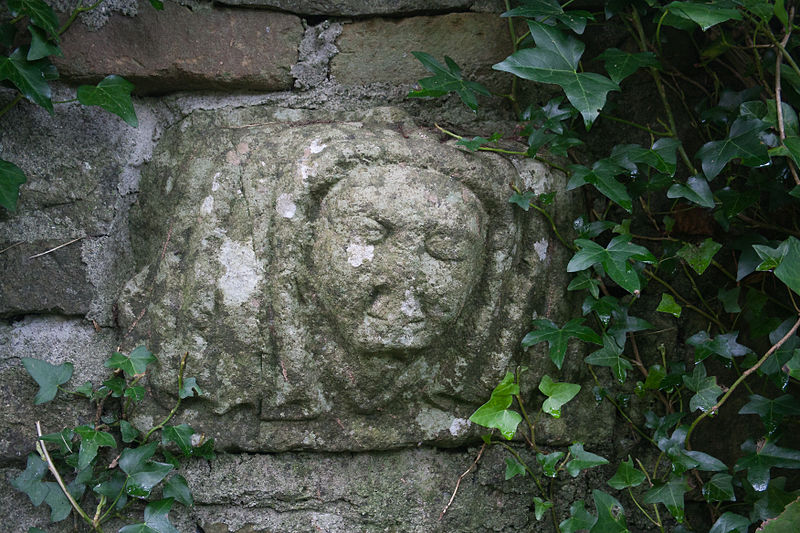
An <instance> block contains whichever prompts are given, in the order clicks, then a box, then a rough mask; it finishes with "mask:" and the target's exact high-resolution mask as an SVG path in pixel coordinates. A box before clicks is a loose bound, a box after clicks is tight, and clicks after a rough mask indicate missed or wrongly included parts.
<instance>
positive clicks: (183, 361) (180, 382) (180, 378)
mask: <svg viewBox="0 0 800 533" xmlns="http://www.w3.org/2000/svg"><path fill="white" fill-rule="evenodd" d="M187 357H189V352H186V353H185V354H183V357H181V364H180V368H179V370H178V401H177V402H175V407H173V408H172V411H170V412H169V414H168V415H167V416H166V418H164V420H162V421H161V423H160V424H158V425H157V426H154V427H152V428H150V431H148V432H147V435H145V436H144V439H143V440H142V444H147V440H148V439H149V438H150V435H152V434H153V432H155V431H158V430H159V429H161V428H163V427H164V425H165V424H166V423H167V422H169V421H170V419H171V418H172V417H173V416H174V415H175V413H177V412H178V407H180V405H181V389H183V371H184V369H185V368H186V358H187Z"/></svg>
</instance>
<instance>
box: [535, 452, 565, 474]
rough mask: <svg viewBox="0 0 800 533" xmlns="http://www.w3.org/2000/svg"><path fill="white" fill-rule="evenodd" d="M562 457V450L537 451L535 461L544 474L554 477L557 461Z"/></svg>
mask: <svg viewBox="0 0 800 533" xmlns="http://www.w3.org/2000/svg"><path fill="white" fill-rule="evenodd" d="M563 457H564V452H551V453H537V454H536V461H537V462H538V463H539V464H540V465H541V467H542V471H543V472H544V475H545V476H547V477H556V474H557V473H558V471H557V470H556V469H557V467H558V462H559V461H560V460H561V459H562V458H563Z"/></svg>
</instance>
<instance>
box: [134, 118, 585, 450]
mask: <svg viewBox="0 0 800 533" xmlns="http://www.w3.org/2000/svg"><path fill="white" fill-rule="evenodd" d="M394 113H395V114H394V115H392V112H390V111H387V112H386V114H385V115H386V116H390V115H391V116H392V117H393V118H389V119H388V120H387V118H386V116H384V117H381V116H379V114H378V113H375V112H372V113H371V115H372V116H370V113H366V114H361V115H360V116H359V115H353V116H351V117H350V118H344V119H343V118H332V117H331V116H329V115H325V114H312V113H310V112H301V111H293V112H292V113H287V112H286V111H282V110H270V109H267V108H265V109H262V110H260V111H258V112H255V111H252V110H251V111H249V112H241V113H237V112H233V113H231V112H227V111H220V112H195V113H193V114H192V115H190V116H189V117H188V118H187V119H185V120H184V121H183V122H181V123H179V124H177V125H176V126H174V127H173V128H171V129H170V130H169V131H168V132H167V133H166V135H165V136H164V138H163V140H162V141H161V149H160V150H158V152H157V153H156V154H155V155H154V158H153V162H152V163H151V164H150V165H149V167H148V168H147V169H146V170H145V176H144V177H143V182H142V190H141V195H140V199H139V203H138V205H137V206H135V207H134V209H133V211H132V214H131V217H132V225H131V238H132V246H133V255H134V257H136V258H137V260H138V261H139V264H138V266H137V271H138V274H137V275H136V276H135V278H134V279H132V280H131V281H130V282H129V283H128V285H127V286H126V289H125V291H124V295H123V298H122V300H121V305H120V310H121V314H120V318H121V320H122V325H123V327H126V325H127V324H132V323H134V322H135V321H137V318H138V317H142V316H143V318H142V320H141V322H139V323H138V325H137V328H136V330H135V336H136V337H137V339H136V340H135V341H133V340H132V341H131V342H133V344H132V345H131V348H132V347H133V345H135V344H139V343H142V342H143V343H144V344H146V345H147V346H148V347H150V348H151V349H152V350H153V351H154V352H155V353H156V354H158V355H159V358H160V364H161V367H160V370H159V372H158V374H157V375H156V376H154V377H153V385H154V390H155V392H156V393H157V396H158V399H159V402H160V403H162V404H163V405H164V406H167V405H170V403H171V401H172V399H171V398H172V397H173V396H174V394H175V383H176V369H177V367H178V361H179V359H180V357H181V356H182V355H183V354H184V353H186V352H188V353H189V359H188V364H187V370H186V372H187V374H186V375H187V376H196V377H197V379H198V383H200V384H201V387H202V388H203V390H204V391H205V392H204V394H203V396H202V398H200V399H196V400H195V401H194V403H191V402H190V403H189V404H187V411H186V412H185V415H184V417H185V418H184V419H185V420H186V421H187V422H189V423H190V424H191V425H192V426H193V427H195V428H197V429H198V431H202V432H204V433H206V434H208V435H212V436H214V437H215V438H217V439H218V441H219V443H220V445H221V446H222V447H223V448H225V447H236V448H239V449H245V450H253V451H276V450H287V449H312V450H337V451H338V450H370V449H386V448H397V447H403V446H409V445H416V444H417V443H420V442H427V443H435V444H436V445H445V446H452V445H456V444H459V443H463V442H465V441H469V440H471V439H474V438H475V437H476V435H477V434H478V433H479V431H480V430H479V429H478V428H476V427H472V425H471V424H470V423H469V422H468V421H467V420H466V418H467V417H468V416H469V415H470V414H471V413H472V411H474V409H475V408H476V407H477V406H478V405H480V404H481V403H483V402H484V401H486V399H487V398H488V396H489V393H490V392H491V389H492V388H493V387H494V386H495V385H496V384H497V382H499V380H500V379H501V378H502V376H503V375H504V374H505V372H506V370H507V369H508V368H510V367H512V366H513V364H514V362H515V361H520V360H521V357H522V354H520V351H519V342H520V339H521V338H522V336H523V335H524V333H525V331H526V328H527V325H528V321H529V317H530V316H531V313H532V312H534V311H535V312H537V313H539V314H540V315H547V316H554V314H558V311H559V310H560V309H563V307H564V304H563V295H562V294H560V293H559V292H558V291H553V290H549V289H546V288H544V287H542V286H539V287H537V286H536V285H537V283H538V282H537V280H542V279H549V280H551V281H554V280H556V279H559V278H558V276H559V275H563V265H562V264H561V263H560V261H561V260H562V259H556V258H560V257H561V256H559V255H558V254H556V253H554V252H548V251H547V230H546V228H545V226H544V225H543V224H542V222H541V220H540V219H537V218H534V217H525V218H520V217H519V216H518V214H517V213H515V212H514V210H513V209H512V205H511V204H509V203H508V198H507V196H508V193H507V190H508V185H507V184H508V183H509V182H512V181H519V180H522V179H523V177H521V176H520V174H519V172H518V170H517V169H516V168H515V167H514V166H513V165H512V164H511V163H509V162H508V161H506V160H505V159H503V158H501V157H499V156H494V155H486V154H470V153H467V152H465V151H462V150H460V149H458V148H456V147H454V146H453V145H450V144H443V143H441V142H440V141H439V140H438V138H437V137H436V135H434V134H433V133H432V132H429V131H427V130H425V129H421V128H419V127H417V126H415V125H414V124H413V123H411V122H409V121H408V117H406V116H404V115H401V114H398V113H396V112H394ZM525 179H526V180H527V181H528V182H529V185H530V186H531V187H533V188H534V189H536V190H544V189H545V188H550V187H556V186H557V185H556V183H557V182H558V180H559V179H560V178H558V177H556V176H554V175H552V174H550V173H548V172H546V171H544V170H543V167H541V166H540V167H535V168H534V169H533V172H532V173H531V172H530V169H528V174H527V175H526V176H525ZM568 212H569V209H568V208H567V207H566V206H564V213H565V216H568V215H566V213H568ZM535 243H538V244H536V245H534V244H535ZM543 243H544V244H543ZM540 357H541V356H540V354H536V355H535V357H534V359H536V361H538V358H540ZM534 359H531V360H530V361H529V363H530V362H531V361H533V360H534ZM531 364H533V363H531ZM535 364H536V365H537V366H541V364H542V363H541V362H540V361H539V362H535ZM152 409H156V410H157V408H156V407H155V406H152ZM147 416H150V415H147ZM143 421H144V419H143ZM559 423H566V424H569V420H567V421H566V422H565V421H564V419H562V420H561V421H559ZM563 433H564V430H563V428H560V427H559V426H557V425H551V424H549V423H548V422H545V423H544V424H543V425H542V430H541V432H540V433H539V435H540V437H541V438H542V439H544V440H547V438H548V437H549V438H554V437H556V436H558V438H563ZM573 434H576V433H575V432H573Z"/></svg>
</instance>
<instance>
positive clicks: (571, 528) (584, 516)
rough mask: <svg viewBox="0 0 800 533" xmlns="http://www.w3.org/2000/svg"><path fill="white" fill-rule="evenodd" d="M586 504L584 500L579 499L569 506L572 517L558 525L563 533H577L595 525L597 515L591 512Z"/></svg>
mask: <svg viewBox="0 0 800 533" xmlns="http://www.w3.org/2000/svg"><path fill="white" fill-rule="evenodd" d="M584 505H585V504H584V503H583V500H578V501H576V502H575V503H573V504H572V505H570V506H569V516H570V517H569V518H567V519H566V520H564V521H563V522H561V523H560V524H559V525H558V527H559V529H561V531H562V533H576V532H577V531H585V530H589V529H591V527H592V526H594V524H595V523H596V522H597V517H596V516H594V515H592V514H591V513H589V511H587V510H586V508H585V507H584Z"/></svg>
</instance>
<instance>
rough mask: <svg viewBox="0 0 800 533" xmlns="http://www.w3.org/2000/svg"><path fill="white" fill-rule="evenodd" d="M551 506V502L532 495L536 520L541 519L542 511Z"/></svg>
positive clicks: (544, 511)
mask: <svg viewBox="0 0 800 533" xmlns="http://www.w3.org/2000/svg"><path fill="white" fill-rule="evenodd" d="M506 479H508V478H506ZM552 507H553V502H551V501H546V500H543V499H541V498H540V497H538V496H534V497H533V513H534V515H535V516H536V520H537V521H538V520H541V519H542V517H543V516H544V513H546V512H547V510H548V509H550V508H552Z"/></svg>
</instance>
